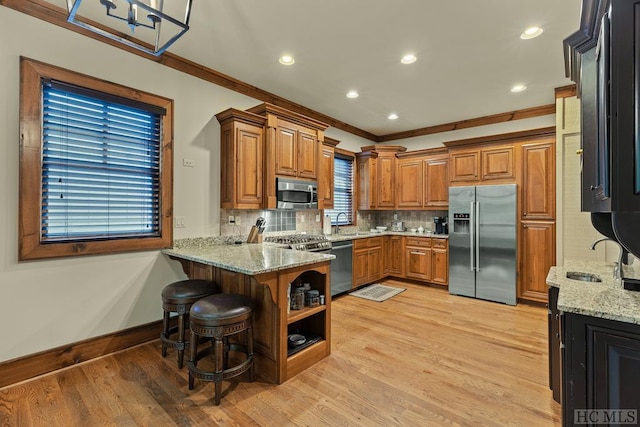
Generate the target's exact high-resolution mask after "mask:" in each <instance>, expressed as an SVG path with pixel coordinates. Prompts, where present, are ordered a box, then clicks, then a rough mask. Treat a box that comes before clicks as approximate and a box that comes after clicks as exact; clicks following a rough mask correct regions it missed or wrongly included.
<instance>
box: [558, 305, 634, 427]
mask: <svg viewBox="0 0 640 427" xmlns="http://www.w3.org/2000/svg"><path fill="white" fill-rule="evenodd" d="M562 329H563V333H562V339H563V344H564V349H563V351H564V355H563V372H562V378H563V394H562V400H563V405H562V406H563V407H562V411H563V425H565V426H573V425H575V421H576V420H575V418H574V415H575V413H574V410H579V409H586V410H589V409H622V410H626V409H632V410H633V409H635V410H640V393H638V384H640V325H636V324H630V323H624V322H618V321H614V320H609V319H602V318H596V317H590V316H584V315H580V314H574V313H565V314H564V315H563V325H562ZM623 415H624V414H623Z"/></svg>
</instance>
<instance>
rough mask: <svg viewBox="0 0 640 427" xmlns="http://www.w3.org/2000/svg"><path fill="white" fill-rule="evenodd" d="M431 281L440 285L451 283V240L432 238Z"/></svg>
mask: <svg viewBox="0 0 640 427" xmlns="http://www.w3.org/2000/svg"><path fill="white" fill-rule="evenodd" d="M431 282H432V283H437V284H439V285H447V284H448V283H449V241H448V240H447V239H435V238H432V239H431Z"/></svg>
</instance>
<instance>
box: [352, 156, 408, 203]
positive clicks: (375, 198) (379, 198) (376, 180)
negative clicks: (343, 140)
mask: <svg viewBox="0 0 640 427" xmlns="http://www.w3.org/2000/svg"><path fill="white" fill-rule="evenodd" d="M404 151H406V148H405V147H400V146H397V145H379V146H377V145H371V146H367V147H362V148H361V152H360V153H356V163H357V165H358V184H359V185H358V208H359V209H363V210H370V209H394V208H395V207H396V167H397V158H396V154H397V153H402V152H404Z"/></svg>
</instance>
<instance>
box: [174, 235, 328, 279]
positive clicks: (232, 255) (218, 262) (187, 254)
mask: <svg viewBox="0 0 640 427" xmlns="http://www.w3.org/2000/svg"><path fill="white" fill-rule="evenodd" d="M162 253H163V254H165V255H168V256H172V257H176V258H182V259H186V260H189V261H195V262H199V263H201V264H206V265H212V266H214V267H219V268H223V269H225V270H229V271H235V272H238V273H243V274H248V275H250V276H253V275H257V274H262V273H268V272H271V271H278V270H286V269H288V268H293V267H300V266H304V265H311V264H317V263H319V262H325V261H331V260H332V259H335V255H329V254H318V253H314V252H304V251H296V250H293V249H285V248H280V247H277V246H271V245H263V244H260V243H251V244H249V243H243V244H239V245H235V244H231V245H229V244H224V243H223V244H219V243H217V242H211V241H208V240H207V239H185V241H179V242H176V243H175V244H174V247H173V248H172V249H164V250H162Z"/></svg>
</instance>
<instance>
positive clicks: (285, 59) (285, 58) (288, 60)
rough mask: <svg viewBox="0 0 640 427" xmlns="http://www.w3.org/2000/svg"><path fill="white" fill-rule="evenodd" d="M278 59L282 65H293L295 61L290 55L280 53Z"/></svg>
mask: <svg viewBox="0 0 640 427" xmlns="http://www.w3.org/2000/svg"><path fill="white" fill-rule="evenodd" d="M279 61H280V63H281V64H282V65H293V64H294V63H295V62H296V60H295V59H293V56H291V55H282V56H281V57H280V59H279Z"/></svg>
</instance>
